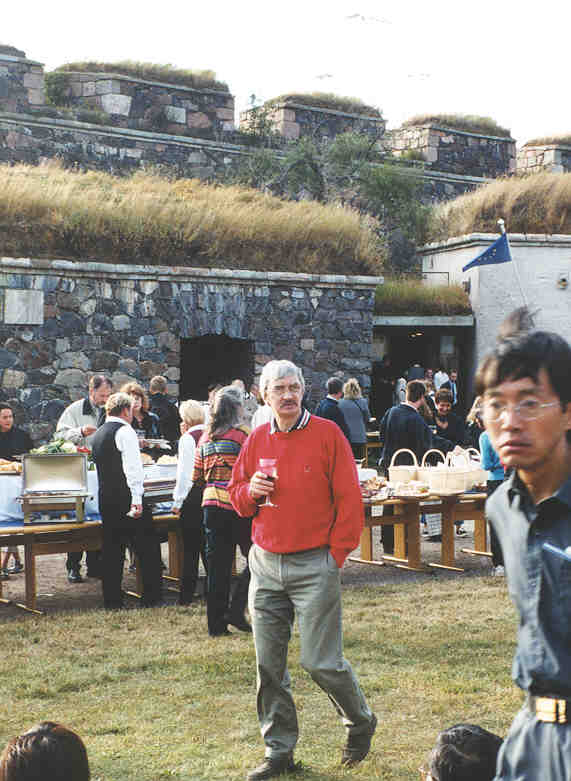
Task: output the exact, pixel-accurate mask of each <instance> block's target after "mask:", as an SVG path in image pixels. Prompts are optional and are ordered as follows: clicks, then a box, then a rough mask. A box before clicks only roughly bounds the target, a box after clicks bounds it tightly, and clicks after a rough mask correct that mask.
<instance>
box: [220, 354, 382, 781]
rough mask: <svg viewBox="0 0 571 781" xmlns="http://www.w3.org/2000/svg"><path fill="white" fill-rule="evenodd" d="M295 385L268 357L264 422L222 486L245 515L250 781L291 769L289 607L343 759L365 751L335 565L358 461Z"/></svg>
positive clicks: (355, 536) (357, 523)
mask: <svg viewBox="0 0 571 781" xmlns="http://www.w3.org/2000/svg"><path fill="white" fill-rule="evenodd" d="M304 387H305V383H304V379H303V375H302V373H301V371H300V369H299V368H298V367H297V366H295V365H294V364H293V363H291V362H290V361H270V362H269V363H268V364H266V366H265V367H264V369H263V371H262V376H261V381H260V389H261V393H262V397H263V399H264V401H265V402H266V403H267V404H268V405H269V406H270V407H271V409H272V416H273V417H272V420H271V421H270V423H265V424H263V425H261V426H258V428H256V429H254V431H252V433H251V434H250V436H249V437H248V439H247V440H246V442H245V444H244V445H243V447H242V450H241V451H240V455H239V456H238V460H237V461H236V464H235V465H234V469H233V472H232V480H231V482H230V484H229V485H228V491H229V494H230V498H231V501H232V504H233V506H234V508H235V509H236V511H237V512H238V514H239V515H241V516H243V517H249V516H253V521H252V541H253V545H252V548H251V550H250V555H249V564H250V570H251V583H250V595H249V604H248V606H249V612H250V618H251V620H252V627H253V631H254V644H255V648H256V659H257V686H258V696H257V703H258V718H259V721H260V727H261V731H262V735H263V738H264V741H265V744H266V757H265V761H264V762H263V763H262V764H261V765H260V766H259V767H258V768H256V769H255V770H253V771H251V772H250V773H249V774H248V780H249V781H263V779H268V778H273V777H274V776H278V775H280V774H282V773H292V772H294V771H295V770H296V765H295V763H294V760H293V753H294V749H295V746H296V743H297V739H298V723H297V715H296V710H295V705H294V702H293V698H292V694H291V685H290V683H291V682H290V677H289V673H288V671H287V649H288V644H289V639H290V636H291V630H292V624H293V618H294V614H297V618H298V623H299V630H300V642H301V664H302V666H303V667H304V669H305V670H307V672H308V673H309V674H310V675H311V677H312V678H313V680H314V681H315V682H316V683H317V684H318V685H319V686H320V687H321V688H322V689H323V690H324V691H325V692H326V693H327V694H328V695H329V697H330V699H331V701H332V702H333V703H334V705H335V707H336V709H337V712H338V713H339V715H340V716H341V718H342V719H343V723H344V725H345V727H346V728H347V733H348V735H347V742H346V745H345V747H344V749H343V754H342V760H341V761H342V763H343V764H345V765H346V766H350V765H354V764H356V763H357V762H360V761H361V760H362V759H364V758H365V757H366V755H367V754H368V752H369V749H370V746H371V738H372V736H373V733H374V732H375V728H376V725H377V719H376V717H375V715H374V714H373V713H372V712H371V710H370V708H369V706H368V705H367V702H366V700H365V697H364V695H363V693H362V691H361V688H360V686H359V683H358V681H357V679H356V677H355V674H354V673H353V670H352V668H351V665H350V664H349V662H347V660H346V659H345V658H344V657H343V651H342V622H341V588H340V569H341V567H342V566H343V563H344V561H345V559H346V557H347V555H348V554H349V553H350V552H351V551H352V550H353V549H354V548H356V547H357V545H358V544H359V539H360V535H361V530H362V528H363V505H362V500H361V491H360V488H359V482H358V479H357V471H356V468H355V461H354V459H353V453H352V452H351V448H350V446H349V443H348V441H347V439H346V438H345V437H344V436H343V434H342V432H341V430H340V429H339V427H338V426H337V425H335V424H334V423H332V422H331V421H329V420H323V419H322V418H319V417H317V416H315V415H310V414H309V412H308V411H307V410H304V409H302V406H301V402H302V398H303V392H304ZM271 460H273V463H274V467H273V469H272V467H271V465H270V464H268V463H267V462H268V461H271ZM264 462H265V463H264ZM274 480H275V482H274ZM270 502H271V503H270Z"/></svg>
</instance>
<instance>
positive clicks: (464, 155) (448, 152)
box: [387, 125, 516, 178]
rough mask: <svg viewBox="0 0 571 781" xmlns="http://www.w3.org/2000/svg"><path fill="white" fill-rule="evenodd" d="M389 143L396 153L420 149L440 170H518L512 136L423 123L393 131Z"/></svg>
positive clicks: (489, 174) (491, 175)
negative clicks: (507, 136) (505, 136)
mask: <svg viewBox="0 0 571 781" xmlns="http://www.w3.org/2000/svg"><path fill="white" fill-rule="evenodd" d="M387 143H388V146H389V148H392V152H393V154H394V155H395V156H396V157H402V156H403V155H406V153H407V152H412V153H416V154H417V155H418V156H419V158H421V159H422V160H424V161H425V162H426V163H428V164H429V165H430V167H431V168H433V169H435V170H436V171H442V172H448V173H453V174H462V175H465V176H479V177H488V178H496V177H498V176H505V175H506V174H509V173H513V172H514V171H515V165H516V146H515V141H514V140H513V139H512V138H499V137H497V136H485V135H481V134H479V133H467V132H465V131H462V130H452V129H450V128H444V127H437V126H435V125H419V126H411V127H401V128H398V129H396V130H392V131H390V139H389V138H387Z"/></svg>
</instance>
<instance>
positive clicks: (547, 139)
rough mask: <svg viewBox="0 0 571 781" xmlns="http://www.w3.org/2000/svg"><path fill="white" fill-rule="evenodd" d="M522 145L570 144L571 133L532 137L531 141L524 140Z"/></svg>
mask: <svg viewBox="0 0 571 781" xmlns="http://www.w3.org/2000/svg"><path fill="white" fill-rule="evenodd" d="M524 146H571V134H569V133H567V134H564V135H560V136H541V137H540V138H532V139H531V141H526V142H525V144H524Z"/></svg>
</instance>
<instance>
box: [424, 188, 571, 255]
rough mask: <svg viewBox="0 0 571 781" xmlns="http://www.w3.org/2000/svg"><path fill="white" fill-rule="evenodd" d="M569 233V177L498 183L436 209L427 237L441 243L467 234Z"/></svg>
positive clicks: (570, 202) (570, 193)
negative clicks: (502, 222) (503, 229)
mask: <svg viewBox="0 0 571 781" xmlns="http://www.w3.org/2000/svg"><path fill="white" fill-rule="evenodd" d="M500 217H502V218H503V219H504V220H505V221H506V230H508V231H509V232H510V233H547V234H554V233H555V234H556V233H563V234H569V233H571V173H566V174H552V173H537V174H530V175H528V176H523V177H511V178H507V179H497V180H496V181H494V182H491V183H490V184H487V185H486V186H485V187H480V188H479V189H478V190H475V191H474V192H471V193H467V194H466V195H461V196H460V197H459V198H455V199H454V200H453V201H448V202H447V203H444V204H441V205H440V206H439V207H437V209H436V212H435V215H434V220H433V224H432V226H431V230H430V234H431V240H441V239H446V238H449V237H450V236H463V235H464V234H466V233H473V232H485V233H496V232H497V230H498V226H497V220H498V219H499V218H500Z"/></svg>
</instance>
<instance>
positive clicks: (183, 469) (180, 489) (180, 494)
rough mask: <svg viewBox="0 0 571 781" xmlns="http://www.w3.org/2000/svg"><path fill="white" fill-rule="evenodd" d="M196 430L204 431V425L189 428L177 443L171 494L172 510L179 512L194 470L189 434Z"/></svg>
mask: <svg viewBox="0 0 571 781" xmlns="http://www.w3.org/2000/svg"><path fill="white" fill-rule="evenodd" d="M198 429H204V425H203V424H202V423H200V424H199V425H198V426H192V428H189V429H188V430H187V431H186V432H185V433H184V434H183V435H182V437H181V438H180V439H179V441H178V464H177V467H176V485H175V487H174V491H173V494H172V497H173V510H180V508H181V506H182V503H183V502H184V500H185V499H186V497H187V496H188V494H189V492H190V489H191V488H192V472H193V470H194V455H195V453H196V443H195V441H194V437H193V436H192V433H191V432H193V431H196V430H198Z"/></svg>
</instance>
